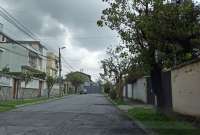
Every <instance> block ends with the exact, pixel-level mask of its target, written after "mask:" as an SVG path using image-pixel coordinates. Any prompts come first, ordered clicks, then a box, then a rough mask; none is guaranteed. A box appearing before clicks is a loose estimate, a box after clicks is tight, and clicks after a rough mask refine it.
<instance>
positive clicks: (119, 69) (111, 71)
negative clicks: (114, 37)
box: [101, 46, 133, 98]
mask: <svg viewBox="0 0 200 135" xmlns="http://www.w3.org/2000/svg"><path fill="white" fill-rule="evenodd" d="M126 51H127V50H125V49H124V48H123V47H122V46H121V47H117V48H115V49H109V50H108V52H107V55H108V58H107V59H104V60H102V61H101V63H102V68H103V70H104V74H103V76H104V77H107V78H112V80H113V81H114V82H115V84H116V86H117V94H118V97H119V98H122V96H123V95H122V93H123V76H124V75H126V74H127V73H128V71H129V69H130V67H131V60H132V58H133V56H132V55H128V54H127V53H126Z"/></svg>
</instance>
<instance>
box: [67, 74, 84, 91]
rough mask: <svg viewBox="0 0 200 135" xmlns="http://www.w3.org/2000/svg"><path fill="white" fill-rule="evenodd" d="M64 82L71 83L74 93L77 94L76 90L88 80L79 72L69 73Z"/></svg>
mask: <svg viewBox="0 0 200 135" xmlns="http://www.w3.org/2000/svg"><path fill="white" fill-rule="evenodd" d="M66 80H67V81H69V82H71V83H72V85H73V86H74V87H75V93H77V92H78V88H79V87H80V86H81V85H82V84H83V83H84V82H85V81H87V80H88V78H87V77H86V76H85V75H83V74H82V73H79V72H71V73H69V74H67V75H66Z"/></svg>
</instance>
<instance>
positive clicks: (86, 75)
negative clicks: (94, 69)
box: [74, 71, 91, 80]
mask: <svg viewBox="0 0 200 135" xmlns="http://www.w3.org/2000/svg"><path fill="white" fill-rule="evenodd" d="M74 73H80V74H82V75H85V76H88V77H89V78H90V80H91V75H88V74H86V73H83V72H80V71H76V72H74Z"/></svg>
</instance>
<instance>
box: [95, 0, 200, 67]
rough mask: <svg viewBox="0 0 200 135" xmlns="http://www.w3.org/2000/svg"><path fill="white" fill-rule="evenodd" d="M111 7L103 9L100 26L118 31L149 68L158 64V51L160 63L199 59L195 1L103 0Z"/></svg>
mask: <svg viewBox="0 0 200 135" xmlns="http://www.w3.org/2000/svg"><path fill="white" fill-rule="evenodd" d="M103 1H104V2H107V3H108V4H109V5H110V6H109V7H108V8H106V9H105V10H103V12H102V13H103V15H102V17H101V20H99V21H98V22H97V24H98V25H99V26H104V25H106V26H108V27H109V28H111V29H112V30H116V31H117V32H118V33H119V34H120V36H121V38H122V39H123V41H124V42H125V43H126V45H127V47H128V48H129V50H130V51H131V53H134V54H136V55H138V56H140V57H141V58H142V59H141V60H143V63H144V64H145V65H148V66H149V70H152V68H154V66H155V64H157V63H158V62H157V60H156V59H155V54H156V53H157V52H161V53H160V54H162V55H160V56H159V57H160V63H159V64H160V66H161V67H171V66H173V65H174V64H176V62H177V60H175V59H178V61H180V63H181V62H184V61H185V60H188V59H191V58H195V57H197V55H198V54H199V48H200V46H199V43H200V33H199V32H200V31H199V27H200V23H199V15H200V9H199V6H196V5H195V4H193V3H192V2H191V1H186V2H184V3H182V4H172V3H167V2H166V1H163V0H140V1H138V0H133V1H130V0H103Z"/></svg>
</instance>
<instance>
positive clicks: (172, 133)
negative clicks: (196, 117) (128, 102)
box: [128, 107, 200, 135]
mask: <svg viewBox="0 0 200 135" xmlns="http://www.w3.org/2000/svg"><path fill="white" fill-rule="evenodd" d="M128 116H129V117H130V118H132V119H137V120H138V121H140V122H141V123H142V124H143V125H144V126H146V127H147V128H149V129H152V130H153V131H154V132H155V133H157V134H158V135H200V129H198V128H195V127H194V126H193V125H192V124H190V123H188V122H184V121H178V120H176V118H175V117H168V116H166V115H164V114H162V113H159V112H157V111H156V110H154V109H144V108H141V107H140V108H134V109H130V110H129V111H128Z"/></svg>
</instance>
